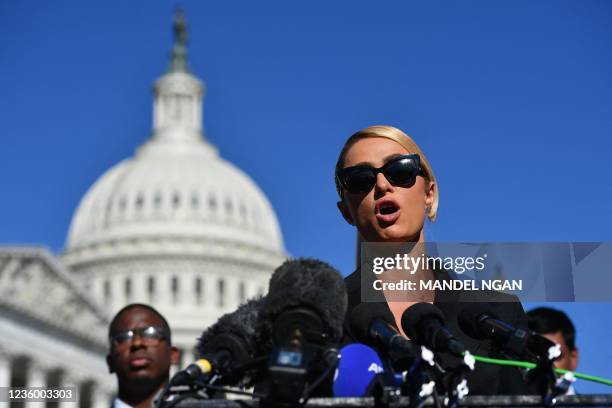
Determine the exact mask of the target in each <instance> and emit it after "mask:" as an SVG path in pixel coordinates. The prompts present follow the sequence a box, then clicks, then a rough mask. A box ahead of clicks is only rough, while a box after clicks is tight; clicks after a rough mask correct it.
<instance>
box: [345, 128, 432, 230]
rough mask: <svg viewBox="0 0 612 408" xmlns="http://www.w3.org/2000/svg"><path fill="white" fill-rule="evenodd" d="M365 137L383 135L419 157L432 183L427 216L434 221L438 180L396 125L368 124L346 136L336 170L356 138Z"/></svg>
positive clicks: (426, 162)
mask: <svg viewBox="0 0 612 408" xmlns="http://www.w3.org/2000/svg"><path fill="white" fill-rule="evenodd" d="M367 137H384V138H386V139H390V140H393V141H394V142H396V143H398V144H399V145H400V146H402V147H403V148H404V149H406V150H407V151H408V153H417V154H418V155H419V156H420V158H421V167H422V169H423V171H424V172H425V174H426V178H427V179H428V180H429V181H432V182H433V183H434V192H433V194H434V196H433V203H432V205H431V207H430V208H429V210H428V212H427V217H428V218H429V220H430V221H434V220H435V219H436V215H437V213H438V198H439V197H438V182H437V181H436V176H435V174H434V172H433V169H432V168H431V165H430V164H429V161H428V160H427V157H425V154H424V153H423V152H422V151H421V149H420V148H419V146H418V145H417V144H416V143H415V142H414V140H412V138H411V137H410V136H408V135H407V134H405V133H404V132H402V131H401V130H399V129H398V128H396V127H393V126H369V127H367V128H364V129H361V130H359V131H358V132H356V133H354V134H353V135H352V136H351V137H349V138H348V140H347V141H346V143H344V147H343V148H342V151H340V156H338V161H337V162H336V172H338V170H340V169H342V168H343V167H344V158H345V156H346V152H348V150H349V149H350V148H351V146H353V145H354V144H355V143H356V142H357V141H358V140H361V139H365V138H367ZM334 179H335V182H336V190H338V194H339V195H340V197H342V187H341V186H340V184H339V183H338V179H337V178H334Z"/></svg>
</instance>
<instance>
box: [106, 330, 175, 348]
mask: <svg viewBox="0 0 612 408" xmlns="http://www.w3.org/2000/svg"><path fill="white" fill-rule="evenodd" d="M136 335H138V336H140V338H141V339H142V342H143V344H146V345H157V344H158V343H159V342H160V341H161V340H162V339H167V338H168V335H167V334H166V330H165V329H164V328H163V327H159V326H147V327H139V328H136V329H131V330H123V331H118V332H115V333H112V334H111V335H110V341H111V343H114V344H115V345H116V346H122V345H124V344H127V342H128V341H133V340H134V337H135V336H136Z"/></svg>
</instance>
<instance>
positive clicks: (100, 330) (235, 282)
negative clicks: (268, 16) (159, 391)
mask: <svg viewBox="0 0 612 408" xmlns="http://www.w3.org/2000/svg"><path fill="white" fill-rule="evenodd" d="M175 36H176V40H175V44H174V47H173V50H172V58H171V62H170V67H169V69H168V71H167V72H166V73H165V74H164V75H163V76H162V77H161V78H159V79H158V80H157V81H156V82H155V84H154V103H153V111H154V114H153V132H152V135H151V137H150V139H149V140H148V141H147V142H146V143H145V144H144V145H143V146H140V147H139V148H138V149H137V151H136V154H135V155H134V157H131V158H128V159H126V160H124V161H122V162H120V163H118V164H117V165H115V166H114V167H112V168H111V169H109V170H108V171H107V172H106V173H105V174H103V175H102V176H101V177H100V178H99V179H98V180H97V181H96V182H95V183H94V185H93V186H92V187H91V188H90V189H89V191H88V192H87V193H86V194H85V196H84V197H83V199H82V200H81V202H80V204H79V206H78V209H77V211H76V212H75V214H74V216H73V219H72V223H71V226H70V231H69V234H68V239H67V244H66V248H65V251H64V252H63V253H62V254H61V256H60V258H59V259H57V258H55V257H54V256H53V255H52V254H51V253H49V252H48V251H47V250H44V249H40V248H6V247H5V248H2V247H0V312H1V314H0V333H2V335H1V336H0V386H8V385H9V384H13V385H15V384H19V385H24V384H30V385H31V384H35V383H36V384H41V385H44V384H64V383H66V384H68V383H72V384H77V385H79V386H80V389H81V391H82V392H81V393H80V394H81V396H82V397H83V400H82V401H81V406H84V407H89V406H96V407H97V406H104V404H106V403H108V397H109V396H110V395H112V393H113V392H114V387H115V382H114V377H113V376H111V375H109V374H108V373H107V369H106V365H105V362H104V355H105V354H106V351H107V340H106V330H107V327H108V321H109V318H110V317H111V316H112V315H113V314H114V313H115V312H116V311H117V310H119V309H120V308H121V307H122V306H124V305H126V304H127V303H131V302H144V303H149V304H152V305H153V306H154V307H155V308H157V309H158V310H159V311H160V312H161V313H162V314H163V315H164V316H165V317H166V318H167V320H168V321H169V323H170V326H171V328H172V332H173V343H174V344H175V345H177V346H178V347H180V348H181V349H182V350H183V357H182V362H183V364H184V363H187V362H189V361H191V360H192V359H193V354H192V349H193V346H194V344H195V341H196V338H197V337H198V336H199V334H200V333H201V332H202V330H203V329H204V328H206V327H207V326H208V325H210V324H211V323H213V322H214V321H215V320H216V319H217V318H218V317H219V316H220V315H221V314H223V313H226V312H230V311H232V310H234V309H235V308H236V306H238V304H240V303H241V302H242V301H244V300H245V299H246V298H249V297H252V296H254V295H256V294H261V293H263V292H264V291H265V290H266V288H267V283H268V278H269V276H270V275H271V273H272V272H273V270H274V269H275V268H276V267H277V266H278V265H280V263H282V262H283V260H284V259H285V258H286V254H285V250H284V246H283V240H282V236H281V231H280V227H279V224H278V221H277V218H276V215H275V213H274V210H273V208H272V206H271V205H270V203H269V201H268V200H267V198H266V196H265V195H264V194H263V192H262V191H261V190H260V189H259V188H258V187H257V185H256V184H255V183H254V182H253V181H252V180H251V179H250V178H249V177H248V175H246V174H245V173H244V172H242V171H241V170H240V169H238V168H237V167H236V166H234V165H233V164H231V163H229V162H227V161H225V160H224V159H223V158H221V157H220V156H219V153H218V151H217V149H216V148H215V147H214V146H213V145H211V144H210V142H209V141H208V140H207V139H206V137H205V135H204V126H203V115H202V112H203V100H204V95H205V86H204V84H203V83H202V82H201V81H200V80H198V78H196V77H195V76H194V75H193V74H192V73H191V72H190V71H189V68H188V64H187V51H186V28H185V24H184V21H183V20H182V17H181V15H180V14H179V15H177V21H176V22H175Z"/></svg>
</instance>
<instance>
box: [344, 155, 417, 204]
mask: <svg viewBox="0 0 612 408" xmlns="http://www.w3.org/2000/svg"><path fill="white" fill-rule="evenodd" d="M378 173H382V174H384V175H385V178H386V179H387V180H389V182H390V183H391V184H393V185H395V186H402V187H406V186H411V185H412V184H414V182H415V180H416V176H424V175H425V173H424V172H423V169H422V168H421V158H420V157H419V155H418V154H405V155H402V156H397V157H394V158H393V159H391V160H389V161H388V162H387V163H385V165H384V166H382V167H379V168H374V167H372V166H368V165H367V164H359V165H357V166H352V167H346V168H344V169H340V170H338V171H337V172H336V178H337V179H338V183H339V184H340V185H341V186H342V188H344V189H345V190H347V191H349V192H351V193H357V194H363V193H367V192H369V191H370V190H372V188H374V186H375V185H376V176H377V175H378Z"/></svg>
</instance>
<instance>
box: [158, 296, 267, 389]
mask: <svg viewBox="0 0 612 408" xmlns="http://www.w3.org/2000/svg"><path fill="white" fill-rule="evenodd" d="M262 303H263V298H261V297H258V298H253V299H250V300H249V301H247V302H246V303H244V304H242V305H240V306H239V307H238V309H236V310H235V311H234V312H232V313H226V314H225V315H223V316H221V317H220V318H219V320H217V322H216V323H215V324H213V325H212V326H210V327H209V328H208V329H206V330H205V331H204V332H203V333H202V335H201V336H200V337H199V338H198V342H197V344H196V351H197V353H198V355H199V356H200V357H201V358H200V359H199V360H198V361H196V362H195V363H193V364H190V365H189V366H188V367H187V368H185V369H184V370H182V371H179V372H178V373H177V374H175V375H174V377H173V378H172V380H171V381H170V385H171V386H176V385H185V384H189V383H191V382H192V381H194V380H196V379H200V378H201V377H205V378H204V379H208V378H210V377H211V376H212V375H213V374H219V375H220V377H219V379H218V383H219V384H225V385H228V384H229V385H237V384H241V385H244V384H248V383H250V380H251V378H250V376H247V375H245V373H244V372H242V371H243V370H239V368H241V366H243V365H244V364H247V363H249V362H251V361H252V360H253V357H254V356H255V354H256V352H257V344H256V342H255V338H256V336H255V330H256V322H257V315H258V313H259V308H260V307H261V304H262Z"/></svg>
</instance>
